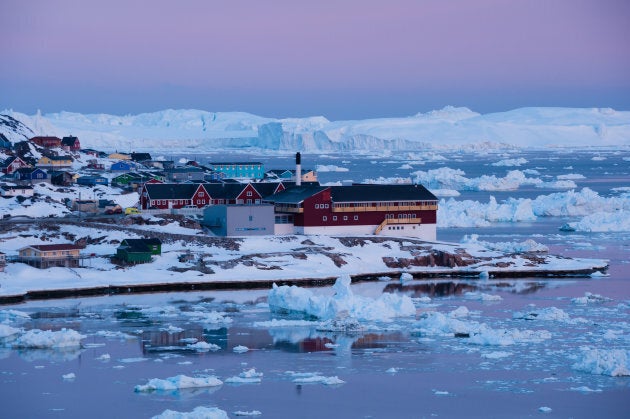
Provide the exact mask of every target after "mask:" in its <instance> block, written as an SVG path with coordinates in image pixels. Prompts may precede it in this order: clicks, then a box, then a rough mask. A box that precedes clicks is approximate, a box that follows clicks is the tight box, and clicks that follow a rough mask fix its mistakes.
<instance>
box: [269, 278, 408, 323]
mask: <svg viewBox="0 0 630 419" xmlns="http://www.w3.org/2000/svg"><path fill="white" fill-rule="evenodd" d="M350 282H351V281H350V277H349V276H347V275H345V276H342V277H340V278H338V279H337V281H336V282H335V284H334V285H333V290H334V291H335V295H334V296H332V297H328V296H317V295H315V294H313V292H312V291H311V290H309V289H306V288H300V287H297V286H295V285H293V286H287V285H283V286H280V287H278V286H277V285H275V284H274V285H273V288H272V289H271V290H270V291H269V295H268V299H267V300H268V302H269V307H270V308H271V309H272V310H275V311H291V312H300V313H304V314H306V315H309V316H314V317H317V318H319V319H324V320H330V319H335V318H336V317H338V315H339V314H340V313H342V312H346V313H347V314H348V316H350V317H353V318H356V319H358V320H368V321H390V320H391V319H393V318H394V317H406V316H412V315H415V313H416V309H415V307H414V305H413V302H412V301H411V298H409V297H408V296H406V295H396V294H389V293H385V294H381V295H380V296H379V297H378V298H377V299H372V298H367V297H361V296H355V295H354V294H353V293H352V290H351V289H350Z"/></svg>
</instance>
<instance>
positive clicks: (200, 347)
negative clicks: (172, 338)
mask: <svg viewBox="0 0 630 419" xmlns="http://www.w3.org/2000/svg"><path fill="white" fill-rule="evenodd" d="M186 348H188V349H193V350H195V351H197V352H207V351H218V350H219V349H221V347H220V346H219V345H215V344H214V343H208V342H204V341H199V342H195V343H190V344H188V345H186Z"/></svg>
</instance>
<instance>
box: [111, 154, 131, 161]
mask: <svg viewBox="0 0 630 419" xmlns="http://www.w3.org/2000/svg"><path fill="white" fill-rule="evenodd" d="M107 157H109V158H110V159H113V160H131V156H130V155H129V154H124V153H112V154H110V155H109V156H107Z"/></svg>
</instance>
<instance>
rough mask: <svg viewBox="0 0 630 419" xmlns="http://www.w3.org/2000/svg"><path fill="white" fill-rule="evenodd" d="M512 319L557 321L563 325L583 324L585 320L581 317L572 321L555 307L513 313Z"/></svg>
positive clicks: (565, 313)
mask: <svg viewBox="0 0 630 419" xmlns="http://www.w3.org/2000/svg"><path fill="white" fill-rule="evenodd" d="M512 318H513V319H522V320H542V321H557V322H564V323H570V324H575V323H585V322H586V321H587V320H586V319H584V318H581V317H577V318H574V319H572V318H571V317H570V316H569V315H568V314H567V312H565V311H564V310H562V309H561V308H557V307H545V308H538V309H531V310H527V311H515V312H514V313H512Z"/></svg>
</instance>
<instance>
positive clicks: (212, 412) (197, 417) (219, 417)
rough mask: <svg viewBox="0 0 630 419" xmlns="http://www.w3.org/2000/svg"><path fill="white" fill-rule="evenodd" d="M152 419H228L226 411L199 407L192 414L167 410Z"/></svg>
mask: <svg viewBox="0 0 630 419" xmlns="http://www.w3.org/2000/svg"><path fill="white" fill-rule="evenodd" d="M152 419H228V414H227V412H226V411H225V410H221V409H219V408H217V407H205V406H198V407H195V408H194V409H193V411H192V412H177V411H175V410H168V409H167V410H165V411H164V412H162V413H160V414H159V415H157V416H153V418H152Z"/></svg>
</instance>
